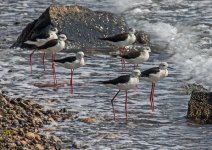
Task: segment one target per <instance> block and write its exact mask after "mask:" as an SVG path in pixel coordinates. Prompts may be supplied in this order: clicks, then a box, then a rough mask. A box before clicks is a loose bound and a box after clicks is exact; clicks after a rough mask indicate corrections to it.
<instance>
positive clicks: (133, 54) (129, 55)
mask: <svg viewBox="0 0 212 150" xmlns="http://www.w3.org/2000/svg"><path fill="white" fill-rule="evenodd" d="M139 56H140V52H139V51H135V50H134V51H129V52H128V53H126V54H124V55H120V57H122V58H125V59H133V58H137V57H139Z"/></svg>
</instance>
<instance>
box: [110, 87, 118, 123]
mask: <svg viewBox="0 0 212 150" xmlns="http://www.w3.org/2000/svg"><path fill="white" fill-rule="evenodd" d="M119 92H120V90H118V92H117V93H116V95H115V96H114V97H113V99H112V100H111V104H112V108H113V119H114V122H116V114H115V109H114V105H113V101H114V99H115V98H116V96H117V95H118V94H119Z"/></svg>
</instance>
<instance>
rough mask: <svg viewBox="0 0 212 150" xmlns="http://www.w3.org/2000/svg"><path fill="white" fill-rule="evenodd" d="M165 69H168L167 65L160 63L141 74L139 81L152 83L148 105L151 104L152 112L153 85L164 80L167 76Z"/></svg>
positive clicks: (153, 106) (153, 107)
mask: <svg viewBox="0 0 212 150" xmlns="http://www.w3.org/2000/svg"><path fill="white" fill-rule="evenodd" d="M167 68H168V63H167V62H162V63H161V64H160V65H159V67H153V68H150V69H147V70H145V71H142V72H141V75H140V79H141V80H145V81H147V82H151V83H152V89H151V94H150V103H151V108H152V111H155V105H154V90H155V83H156V82H158V81H160V80H162V79H164V78H165V77H166V76H168V70H167Z"/></svg>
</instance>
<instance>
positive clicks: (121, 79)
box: [101, 75, 130, 85]
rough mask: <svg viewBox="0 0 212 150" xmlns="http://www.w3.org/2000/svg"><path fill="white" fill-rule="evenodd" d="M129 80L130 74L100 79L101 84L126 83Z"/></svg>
mask: <svg viewBox="0 0 212 150" xmlns="http://www.w3.org/2000/svg"><path fill="white" fill-rule="evenodd" d="M129 80H130V75H123V76H119V77H118V78H115V79H113V80H108V81H101V83H103V84H114V85H116V84H119V83H127V82H128V81H129Z"/></svg>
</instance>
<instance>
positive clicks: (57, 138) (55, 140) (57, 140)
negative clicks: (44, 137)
mask: <svg viewBox="0 0 212 150" xmlns="http://www.w3.org/2000/svg"><path fill="white" fill-rule="evenodd" d="M51 139H52V140H53V141H54V142H56V143H61V142H62V141H61V139H60V138H59V137H56V136H52V137H51Z"/></svg>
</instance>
